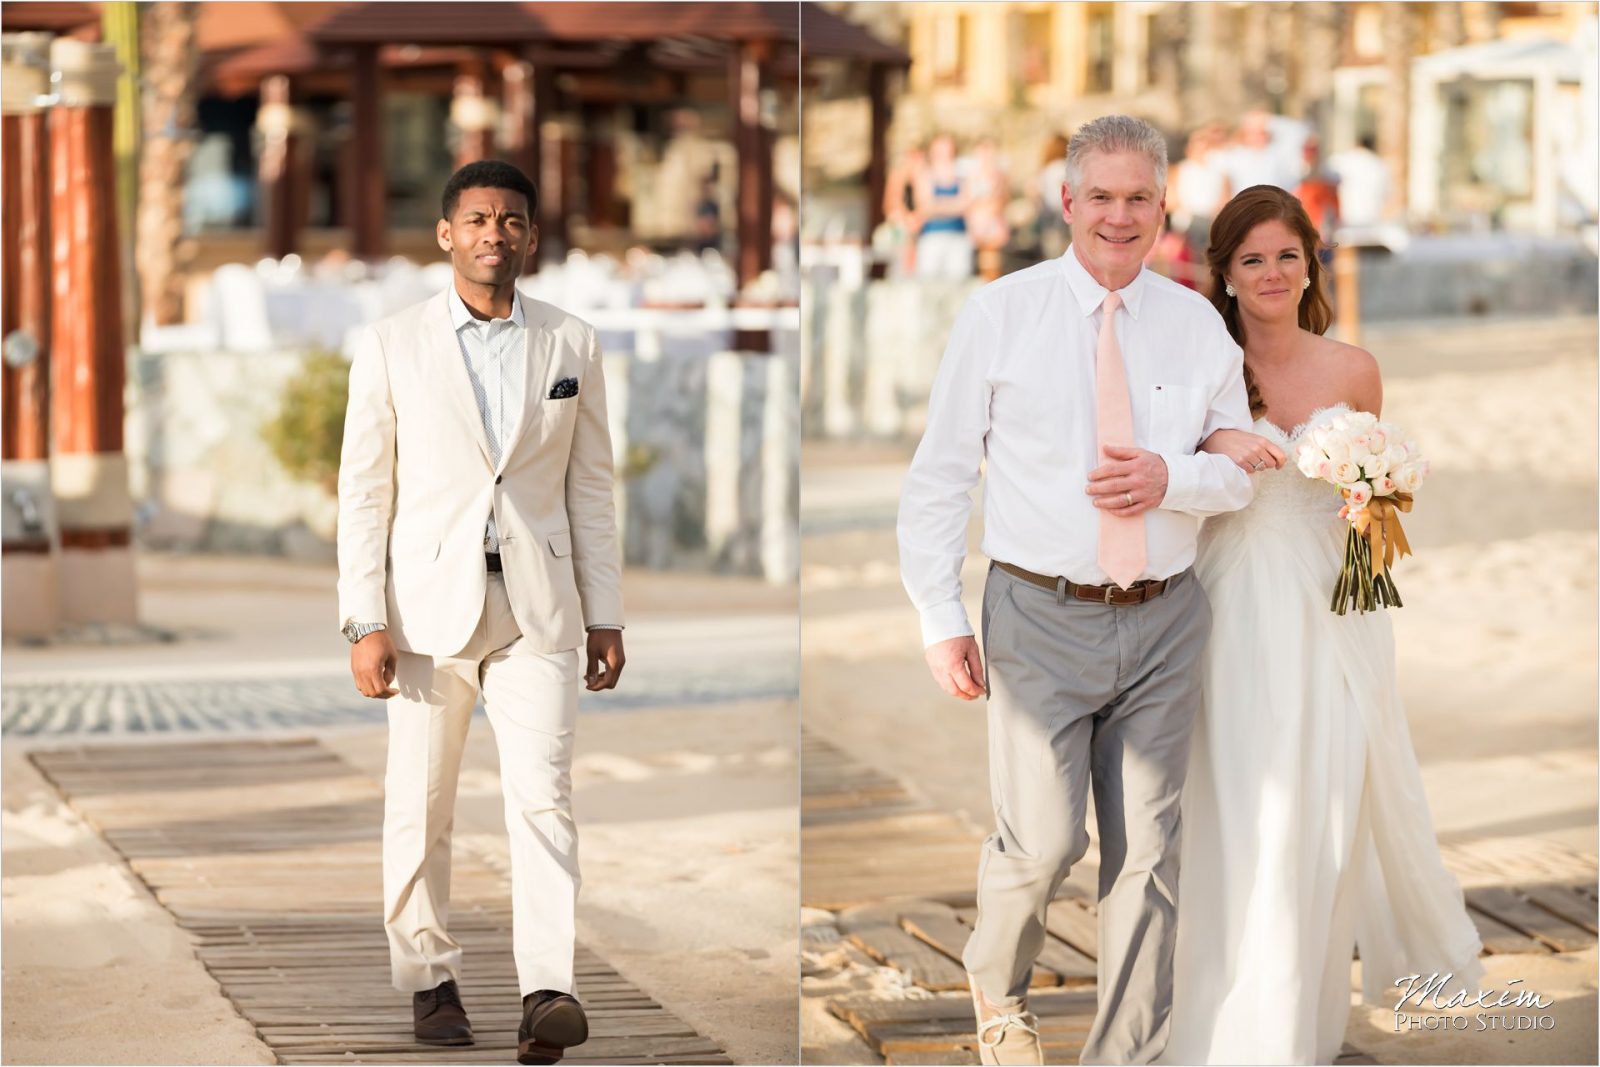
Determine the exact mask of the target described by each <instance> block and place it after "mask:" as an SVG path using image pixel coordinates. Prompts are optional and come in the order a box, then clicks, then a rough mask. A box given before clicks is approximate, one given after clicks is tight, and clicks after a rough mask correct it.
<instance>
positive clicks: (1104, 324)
mask: <svg viewBox="0 0 1600 1067" xmlns="http://www.w3.org/2000/svg"><path fill="white" fill-rule="evenodd" d="M1121 306H1122V297H1120V296H1118V295H1117V294H1116V293H1114V292H1112V293H1107V294H1106V299H1105V303H1103V304H1101V305H1100V309H1101V312H1102V314H1101V316H1100V338H1099V340H1098V341H1097V342H1096V344H1095V351H1094V386H1095V388H1094V392H1095V415H1096V419H1097V422H1096V433H1095V436H1096V445H1097V446H1098V447H1097V451H1098V453H1099V457H1100V462H1101V463H1106V462H1108V461H1109V460H1110V457H1108V456H1107V455H1106V452H1105V449H1106V446H1107V445H1121V446H1123V447H1125V448H1131V447H1133V405H1132V402H1131V401H1130V400H1129V399H1128V370H1127V368H1126V367H1125V366H1124V365H1123V362H1122V348H1121V346H1119V345H1118V344H1117V329H1116V322H1115V321H1114V320H1115V319H1116V314H1117V309H1118V308H1119V307H1121ZM1144 534H1145V530H1144V515H1142V514H1139V515H1135V516H1133V517H1132V518H1128V517H1125V516H1122V515H1118V514H1116V513H1114V512H1112V511H1108V510H1102V511H1101V512H1100V566H1101V568H1102V569H1104V570H1105V572H1106V575H1107V576H1108V577H1109V578H1110V579H1111V580H1112V581H1113V582H1115V583H1116V584H1117V585H1119V586H1121V587H1122V588H1124V589H1126V588H1128V587H1129V586H1131V585H1132V584H1133V583H1134V582H1135V581H1136V580H1137V579H1138V577H1139V575H1140V573H1141V572H1143V571H1144V565H1145V538H1144Z"/></svg>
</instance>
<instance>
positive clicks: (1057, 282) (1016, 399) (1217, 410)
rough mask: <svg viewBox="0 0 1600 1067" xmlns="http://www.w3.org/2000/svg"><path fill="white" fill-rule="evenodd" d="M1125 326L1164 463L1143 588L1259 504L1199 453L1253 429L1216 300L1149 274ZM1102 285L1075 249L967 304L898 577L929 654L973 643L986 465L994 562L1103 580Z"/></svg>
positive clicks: (1124, 343) (936, 404) (925, 442)
mask: <svg viewBox="0 0 1600 1067" xmlns="http://www.w3.org/2000/svg"><path fill="white" fill-rule="evenodd" d="M1121 296H1122V301H1123V305H1124V307H1123V310H1121V311H1119V312H1117V313H1116V314H1115V315H1114V319H1115V322H1114V327H1115V329H1116V331H1117V340H1118V342H1119V344H1120V345H1121V348H1122V355H1123V361H1124V363H1125V364H1126V365H1127V373H1128V393H1129V398H1130V400H1131V402H1132V407H1133V432H1134V440H1135V443H1136V444H1137V445H1138V446H1139V447H1140V448H1145V449H1149V450H1150V451H1152V452H1156V453H1159V454H1160V456H1161V458H1162V459H1163V460H1165V461H1166V465H1167V494H1166V497H1165V498H1164V499H1163V500H1162V502H1161V505H1160V506H1159V507H1157V508H1152V509H1151V510H1149V511H1146V512H1144V520H1145V531H1146V541H1147V549H1148V562H1147V563H1146V566H1145V571H1144V572H1143V573H1141V574H1140V576H1139V577H1140V578H1153V579H1160V578H1169V577H1171V576H1172V575H1174V574H1177V573H1178V572H1180V571H1182V570H1183V569H1184V568H1186V567H1188V566H1189V565H1190V564H1192V563H1193V562H1194V557H1195V539H1196V535H1197V533H1198V532H1199V527H1200V519H1201V517H1203V516H1206V515H1215V514H1218V513H1221V512H1225V511H1236V510H1238V509H1239V508H1242V507H1244V506H1245V505H1246V504H1248V503H1249V502H1250V498H1251V495H1252V486H1251V483H1250V478H1249V477H1248V476H1247V475H1246V474H1245V473H1244V472H1243V471H1242V470H1240V469H1239V468H1238V466H1237V465H1236V464H1235V463H1234V462H1233V461H1232V460H1230V459H1228V458H1227V457H1226V456H1214V455H1209V454H1205V453H1202V454H1200V455H1196V454H1195V446H1196V445H1198V444H1199V443H1200V442H1201V441H1203V440H1205V438H1206V437H1207V436H1208V435H1210V434H1211V433H1212V432H1213V431H1214V430H1218V429H1223V428H1230V429H1239V430H1248V429H1250V427H1251V425H1252V423H1251V419H1250V405H1249V402H1248V401H1247V400H1246V397H1245V387H1244V354H1243V352H1242V351H1241V350H1240V348H1239V346H1238V345H1236V344H1235V343H1234V342H1233V339H1232V338H1231V337H1229V336H1228V331H1227V327H1225V326H1224V325H1223V322H1222V318H1221V316H1219V315H1218V314H1217V312H1216V309H1215V308H1213V307H1212V306H1211V305H1210V303H1208V302H1207V301H1206V299H1205V298H1204V297H1202V296H1200V295H1199V294H1198V293H1196V292H1194V291H1192V290H1190V289H1185V288H1183V287H1182V286H1180V285H1178V284H1177V283H1175V282H1172V281H1168V280H1167V279H1166V278H1163V277H1161V276H1160V275H1158V274H1154V273H1152V272H1151V271H1149V270H1141V271H1140V272H1139V275H1138V276H1137V277H1136V278H1134V280H1133V281H1132V282H1131V283H1130V284H1129V285H1128V286H1127V288H1125V289H1122V290H1121ZM1105 297H1106V289H1105V288H1104V287H1102V286H1101V285H1100V283H1099V282H1097V281H1095V280H1094V278H1093V277H1092V276H1091V275H1090V274H1089V272H1088V271H1087V270H1085V269H1084V267H1083V265H1082V264H1081V263H1080V262H1079V261H1078V257H1077V253H1076V252H1075V251H1074V250H1072V249H1070V248H1069V249H1068V250H1067V251H1066V253H1065V254H1064V255H1062V256H1061V257H1060V258H1059V259H1054V260H1049V261H1047V262H1044V263H1039V264H1037V265H1035V266H1032V267H1029V268H1028V269H1026V270H1022V271H1018V272H1016V273H1015V274H1010V275H1007V276H1006V277H1004V278H1001V279H999V280H998V281H995V282H992V283H990V284H989V285H986V286H984V287H983V288H982V289H980V290H978V291H977V292H976V293H974V294H973V295H972V296H971V297H970V298H969V299H968V300H967V302H966V304H965V306H964V307H963V308H962V309H961V314H960V315H959V316H958V317H957V318H956V322H955V326H954V328H953V329H952V330H951V332H950V340H949V343H948V344H947V345H946V347H945V353H944V359H943V361H942V362H941V363H940V365H939V374H938V377H937V378H936V379H935V381H934V385H933V393H932V396H931V397H930V399H929V402H928V425H927V430H926V432H924V434H923V437H922V443H921V445H919V446H918V448H917V454H916V457H915V458H914V459H913V460H912V461H911V468H910V470H909V471H907V472H906V477H905V483H904V485H903V487H902V490H901V496H900V519H899V525H898V533H899V542H900V572H901V576H902V578H903V580H904V582H905V586H906V591H907V592H908V593H910V594H911V600H912V603H913V604H915V605H916V607H917V610H918V611H919V612H921V614H922V638H923V642H924V643H925V644H928V645H931V644H934V643H935V642H938V641H943V640H946V639H948V638H951V637H961V636H965V635H967V634H971V633H972V625H971V623H970V622H969V621H968V619H967V613H966V609H965V608H963V607H962V604H961V562H962V559H963V558H964V557H965V556H966V530H967V519H968V515H969V514H970V511H971V506H972V502H971V498H970V497H969V496H968V492H969V491H970V490H971V488H972V487H973V486H974V485H975V484H977V481H978V477H979V474H980V470H981V468H983V467H985V465H986V467H987V475H988V476H987V479H986V480H985V484H984V502H983V517H984V533H983V553H984V555H986V556H988V557H989V558H990V559H995V560H1000V561H1002V562H1005V563H1011V564H1013V565H1015V566H1018V567H1022V568H1025V569H1027V570H1030V571H1034V572H1036V573H1039V574H1047V575H1056V576H1065V577H1066V578H1067V579H1068V580H1069V581H1072V582H1078V583H1082V584H1086V585H1103V584H1106V583H1107V582H1108V581H1109V579H1108V578H1107V577H1106V574H1105V571H1104V570H1103V569H1101V567H1100V564H1099V562H1098V558H1097V557H1098V555H1099V530H1100V522H1099V511H1098V510H1097V509H1096V508H1095V507H1094V505H1093V503H1092V498H1091V497H1090V496H1089V495H1088V493H1087V492H1086V491H1085V487H1086V486H1087V485H1088V482H1089V472H1090V471H1091V470H1093V469H1094V468H1095V467H1097V466H1098V465H1099V463H1098V460H1097V453H1098V446H1097V444H1096V436H1095V381H1094V379H1095V372H1094V367H1095V342H1096V339H1097V338H1098V337H1099V331H1100V328H1101V319H1102V318H1103V312H1102V311H1101V310H1100V305H1101V303H1102V302H1103V301H1104V300H1105Z"/></svg>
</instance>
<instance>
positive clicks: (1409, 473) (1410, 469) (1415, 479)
mask: <svg viewBox="0 0 1600 1067" xmlns="http://www.w3.org/2000/svg"><path fill="white" fill-rule="evenodd" d="M1394 483H1395V485H1396V486H1398V487H1399V489H1400V491H1401V492H1402V493H1415V492H1416V491H1417V490H1418V489H1421V488H1422V468H1421V467H1419V466H1417V465H1416V464H1415V463H1406V464H1404V465H1402V466H1401V468H1400V469H1399V470H1397V471H1395V472H1394Z"/></svg>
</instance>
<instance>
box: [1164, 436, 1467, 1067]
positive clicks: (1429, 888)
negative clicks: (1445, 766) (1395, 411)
mask: <svg viewBox="0 0 1600 1067" xmlns="http://www.w3.org/2000/svg"><path fill="white" fill-rule="evenodd" d="M1340 410H1344V406H1343V405H1339V406H1337V407H1334V408H1327V409H1324V410H1322V411H1318V412H1316V413H1315V414H1314V415H1313V416H1312V419H1311V420H1310V421H1308V424H1307V426H1304V427H1299V428H1297V429H1296V430H1295V431H1294V432H1291V433H1285V432H1284V431H1283V430H1281V429H1280V428H1278V427H1277V426H1275V425H1273V424H1272V423H1270V422H1267V421H1266V420H1265V419H1259V420H1257V421H1256V424H1255V432H1256V433H1259V434H1261V435H1263V436H1265V437H1268V438H1270V439H1272V440H1274V441H1276V442H1279V443H1281V444H1282V445H1283V447H1284V449H1285V451H1287V452H1289V454H1290V461H1289V463H1288V464H1286V465H1285V466H1284V468H1283V469H1282V470H1268V471H1265V472H1264V473H1262V474H1259V475H1257V476H1256V491H1255V499H1254V501H1253V502H1252V503H1251V504H1250V506H1249V507H1247V508H1244V509H1243V510H1241V511H1238V512H1234V513H1232V514H1227V515H1222V516H1218V517H1216V518H1211V519H1208V520H1206V522H1205V525H1204V527H1203V528H1202V530H1201V534H1200V546H1199V555H1198V558H1197V559H1196V562H1195V573H1196V575H1197V576H1198V577H1199V579H1200V582H1201V584H1202V585H1203V586H1204V587H1205V590H1206V593H1207V595H1208V596H1209V597H1210V599H1211V608H1212V617H1213V624H1212V631H1211V640H1210V644H1209V647H1208V649H1207V652H1206V656H1205V659H1204V667H1203V684H1204V705H1203V707H1202V710H1201V713H1200V716H1199V718H1198V719H1197V720H1196V723H1195V732H1194V738H1193V743H1192V748H1191V754H1190V762H1189V775H1188V781H1187V784H1186V785H1185V786H1184V792H1183V800H1182V812H1183V847H1182V865H1181V869H1180V871H1181V873H1180V875H1179V888H1180V893H1179V906H1178V932H1177V947H1176V956H1175V960H1174V979H1173V1012H1172V1017H1171V1036H1170V1040H1169V1042H1168V1045H1167V1049H1166V1053H1165V1054H1164V1056H1163V1057H1162V1060H1161V1062H1163V1063H1196V1064H1198V1063H1241V1064H1242V1063H1332V1062H1333V1058H1334V1057H1335V1056H1336V1055H1337V1054H1338V1052H1339V1049H1340V1046H1341V1044H1342V1043H1343V1039H1344V1031H1345V1026H1346V1023H1347V1022H1348V1019H1349V1014H1350V964H1351V955H1352V948H1353V947H1354V946H1355V945H1356V943H1357V942H1359V947H1360V955H1361V961H1362V967H1361V972H1362V986H1363V994H1364V999H1366V1000H1367V1001H1368V1002H1370V1003H1374V1004H1387V1005H1391V1006H1392V1005H1393V1004H1394V1003H1395V1002H1396V1000H1397V999H1398V998H1399V996H1400V993H1401V990H1399V989H1396V988H1394V987H1393V985H1392V983H1393V982H1394V981H1395V980H1396V979H1397V978H1401V977H1403V976H1407V975H1413V974H1421V975H1422V976H1424V977H1426V976H1428V975H1430V974H1433V973H1435V972H1437V973H1439V974H1441V975H1443V974H1445V973H1448V972H1454V973H1455V975H1456V976H1457V979H1458V983H1456V984H1454V985H1452V988H1455V987H1456V986H1457V985H1459V984H1461V983H1465V984H1466V985H1467V986H1468V988H1471V989H1476V988H1477V985H1476V983H1477V980H1478V978H1479V977H1481V975H1482V967H1481V966H1480V965H1479V963H1478V952H1479V949H1480V945H1479V941H1478V935H1477V931H1476V929H1475V928H1474V926H1473V924H1472V921H1471V920H1470V919H1469V918H1468V917H1467V914H1466V908H1465V905H1464V903H1463V901H1462V895H1461V888H1460V886H1459V884H1458V883H1457V882H1456V880H1455V878H1454V877H1453V876H1452V875H1451V874H1450V873H1449V872H1448V871H1447V870H1446V869H1445V867H1444V864H1443V862H1442V861H1441V859H1440V856H1439V848H1438V843H1437V840H1436V839H1435V837H1434V832H1433V822H1432V817H1431V816H1430V814H1429V811H1428V803H1427V798H1426V796H1425V795H1424V792H1423V787H1422V778H1421V774H1420V772H1419V770H1418V767H1417V758H1416V755H1415V753H1414V752H1413V750H1412V747H1411V736H1410V732H1409V730H1408V729H1407V726H1406V720H1405V714H1404V711H1403V709H1402V708H1401V705H1400V697H1399V693H1398V691H1397V689H1396V685H1395V657H1394V635H1393V631H1392V629H1391V626H1390V621H1389V617H1388V615H1387V614H1386V613H1384V612H1382V611H1377V612H1372V613H1369V614H1365V615H1362V614H1357V613H1354V612H1352V613H1350V614H1347V615H1343V616H1340V615H1335V614H1334V613H1333V612H1331V611H1329V610H1328V603H1329V599H1330V597H1331V596H1332V591H1333V585H1334V579H1335V578H1336V577H1337V575H1338V572H1339V569H1340V567H1341V566H1342V565H1343V563H1344V543H1345V533H1346V528H1347V525H1346V523H1345V522H1344V521H1343V520H1341V519H1340V518H1339V517H1338V510H1339V506H1340V503H1341V501H1340V498H1339V496H1338V494H1337V492H1335V491H1334V489H1333V487H1331V486H1329V485H1328V484H1326V483H1325V482H1318V481H1312V480H1311V479H1309V478H1306V477H1305V476H1304V475H1302V474H1301V473H1300V472H1299V471H1298V470H1297V469H1296V468H1295V466H1294V457H1293V450H1294V446H1295V445H1296V444H1297V443H1298V438H1299V435H1300V434H1302V433H1304V432H1306V430H1307V428H1308V427H1309V426H1310V425H1313V424H1315V423H1316V422H1317V421H1320V420H1322V419H1324V418H1326V417H1328V416H1331V415H1333V414H1335V413H1336V412H1338V411H1340Z"/></svg>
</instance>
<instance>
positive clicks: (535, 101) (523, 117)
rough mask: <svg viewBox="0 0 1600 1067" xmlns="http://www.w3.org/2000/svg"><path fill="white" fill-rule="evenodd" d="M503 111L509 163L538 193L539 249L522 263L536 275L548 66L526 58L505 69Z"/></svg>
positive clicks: (543, 213) (550, 85)
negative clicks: (508, 130) (508, 128)
mask: <svg viewBox="0 0 1600 1067" xmlns="http://www.w3.org/2000/svg"><path fill="white" fill-rule="evenodd" d="M504 78H505V99H506V111H507V113H508V114H509V115H510V116H511V123H510V126H511V130H512V134H511V137H512V143H511V144H510V145H509V146H508V147H509V148H510V155H511V160H512V162H513V163H515V164H516V165H517V166H518V167H520V168H521V169H522V173H524V174H526V175H527V176H528V177H529V178H530V179H532V181H533V184H534V186H535V187H536V188H537V189H538V190H539V206H538V207H537V208H536V209H535V210H534V217H533V222H534V225H536V226H538V227H539V235H540V241H539V247H538V248H536V249H535V250H534V252H533V254H532V255H530V256H529V257H528V261H527V262H526V263H525V264H523V268H522V272H523V273H524V274H537V273H538V272H539V260H540V259H541V258H542V257H543V255H544V235H545V234H546V233H547V232H549V231H548V225H549V211H548V207H549V205H548V204H547V203H546V201H547V200H548V197H547V196H546V195H545V194H546V193H547V192H548V190H547V189H546V188H545V180H544V136H543V125H544V120H545V117H546V116H547V115H548V114H549V113H550V105H551V97H552V96H553V94H554V93H555V78H554V75H553V73H552V72H551V70H550V68H549V67H546V66H535V65H534V64H533V62H532V61H531V60H529V59H526V58H524V59H523V60H521V61H520V62H517V63H513V64H511V65H509V66H508V67H506V70H505V74H504Z"/></svg>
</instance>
